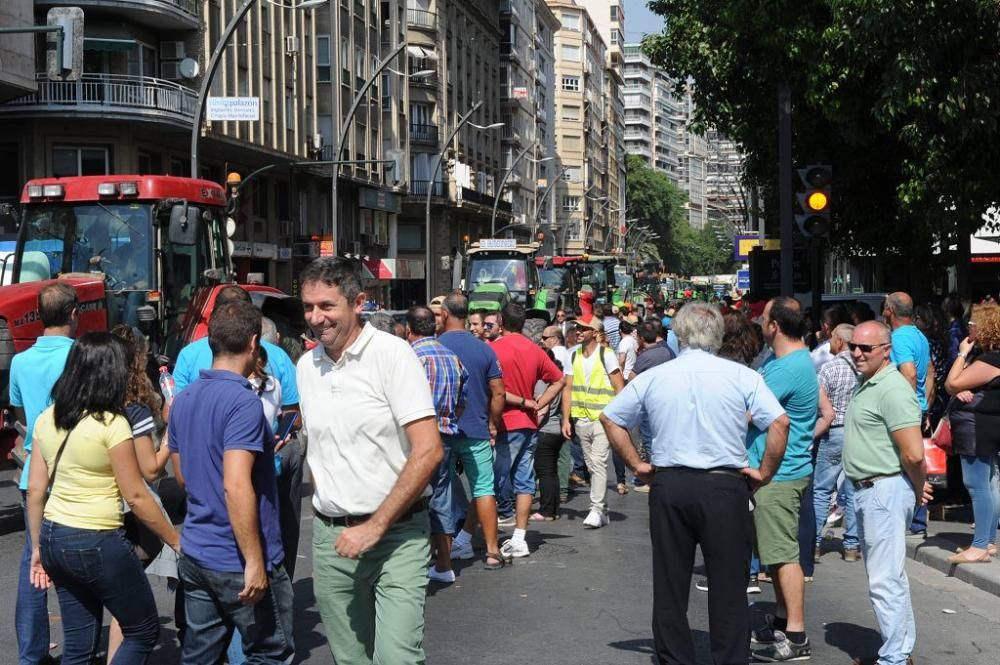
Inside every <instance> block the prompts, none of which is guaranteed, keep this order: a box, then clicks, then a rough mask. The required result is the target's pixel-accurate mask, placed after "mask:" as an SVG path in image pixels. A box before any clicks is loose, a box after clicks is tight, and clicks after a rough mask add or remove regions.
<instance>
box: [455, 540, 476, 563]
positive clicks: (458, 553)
mask: <svg viewBox="0 0 1000 665" xmlns="http://www.w3.org/2000/svg"><path fill="white" fill-rule="evenodd" d="M451 558H452V559H465V560H467V559H475V558H476V553H475V552H474V551H473V549H472V543H471V542H468V543H466V544H464V545H458V544H452V546H451Z"/></svg>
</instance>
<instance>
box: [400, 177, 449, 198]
mask: <svg viewBox="0 0 1000 665" xmlns="http://www.w3.org/2000/svg"><path fill="white" fill-rule="evenodd" d="M429 187H430V188H431V196H437V197H439V198H444V196H445V190H444V183H443V182H431V181H430V180H411V181H410V189H409V195H410V196H427V189H428V188H429Z"/></svg>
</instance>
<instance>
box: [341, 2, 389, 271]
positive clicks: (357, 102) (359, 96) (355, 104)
mask: <svg viewBox="0 0 1000 665" xmlns="http://www.w3.org/2000/svg"><path fill="white" fill-rule="evenodd" d="M331 6H332V3H331ZM331 11H332V10H331ZM405 48H406V42H403V43H402V44H400V45H399V46H398V47H397V48H396V50H395V51H393V52H392V53H390V54H389V55H388V56H386V58H385V60H383V61H382V63H381V64H380V65H379V66H378V69H376V70H375V72H374V73H373V74H372V75H371V77H370V78H369V79H368V80H367V81H365V84H364V85H363V86H362V87H361V90H359V91H358V94H357V95H356V96H355V97H354V101H353V102H352V103H351V108H350V109H349V110H348V111H347V116H346V117H345V118H344V122H343V124H341V126H340V135H339V136H338V137H337V153H336V154H335V155H334V156H333V159H334V161H338V160H340V158H341V156H342V155H343V154H344V144H345V143H347V132H348V130H349V129H350V128H351V121H352V120H353V119H354V114H355V113H356V112H357V110H358V106H359V105H360V104H361V100H363V99H364V97H365V94H367V92H368V89H369V88H370V87H372V85H373V84H374V83H375V79H377V78H378V77H379V76H381V75H382V72H383V71H384V70H385V68H386V67H388V66H389V63H390V62H392V61H393V60H395V59H396V56H397V55H399V54H400V53H401V52H402V51H403V49H405ZM330 86H331V87H335V86H334V84H333V81H332V77H331V82H330ZM345 163H346V162H345ZM339 175H340V166H339V165H337V166H334V167H333V176H331V178H330V181H331V182H330V240H331V242H330V246H331V247H332V248H333V254H334V255H335V256H336V254H337V177H338V176H339ZM325 231H326V229H324V233H323V235H324V236H325V235H326V232H325Z"/></svg>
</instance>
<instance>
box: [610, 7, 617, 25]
mask: <svg viewBox="0 0 1000 665" xmlns="http://www.w3.org/2000/svg"><path fill="white" fill-rule="evenodd" d="M611 20H612V21H617V20H618V5H611Z"/></svg>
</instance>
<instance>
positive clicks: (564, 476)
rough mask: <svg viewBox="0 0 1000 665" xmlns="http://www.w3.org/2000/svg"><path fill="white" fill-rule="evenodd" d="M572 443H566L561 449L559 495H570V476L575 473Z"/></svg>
mask: <svg viewBox="0 0 1000 665" xmlns="http://www.w3.org/2000/svg"><path fill="white" fill-rule="evenodd" d="M569 446H570V442H569V441H564V442H563V447H562V448H560V449H559V493H560V494H562V495H567V494H569V474H570V472H571V471H573V453H572V452H571V451H570V449H569Z"/></svg>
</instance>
